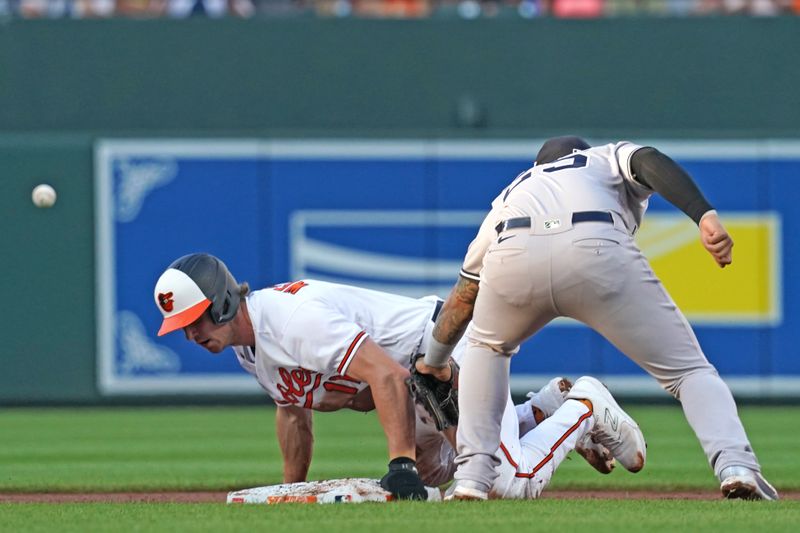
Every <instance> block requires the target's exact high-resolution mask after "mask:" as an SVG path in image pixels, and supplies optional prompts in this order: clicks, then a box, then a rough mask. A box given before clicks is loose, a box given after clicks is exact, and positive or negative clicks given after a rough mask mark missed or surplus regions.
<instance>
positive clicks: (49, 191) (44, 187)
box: [31, 183, 57, 207]
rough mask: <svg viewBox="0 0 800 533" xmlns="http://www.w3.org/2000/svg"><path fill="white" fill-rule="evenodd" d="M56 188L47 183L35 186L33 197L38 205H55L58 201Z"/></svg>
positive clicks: (34, 202)
mask: <svg viewBox="0 0 800 533" xmlns="http://www.w3.org/2000/svg"><path fill="white" fill-rule="evenodd" d="M56 196H57V195H56V190H55V189H54V188H52V187H51V186H50V185H48V184H46V183H42V184H40V185H37V186H36V187H34V188H33V192H32V193H31V199H33V205H35V206H36V207H53V204H55V203H56Z"/></svg>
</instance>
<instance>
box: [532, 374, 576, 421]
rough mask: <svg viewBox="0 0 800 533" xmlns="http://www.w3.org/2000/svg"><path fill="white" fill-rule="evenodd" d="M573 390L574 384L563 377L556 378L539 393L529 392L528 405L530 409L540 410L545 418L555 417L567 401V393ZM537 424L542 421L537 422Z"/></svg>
mask: <svg viewBox="0 0 800 533" xmlns="http://www.w3.org/2000/svg"><path fill="white" fill-rule="evenodd" d="M571 388H572V383H570V381H569V380H568V379H567V378H562V377H561V376H559V377H555V378H553V379H551V380H550V381H548V382H547V385H545V386H544V387H542V388H541V389H539V391H538V392H533V391H531V392H529V393H528V394H526V396H527V397H528V401H527V402H525V403H526V404H528V405H530V407H531V408H532V409H533V408H536V409H539V410H540V411H541V412H542V414H543V415H544V418H548V417H550V416H553V413H555V412H556V411H557V410H558V408H559V407H561V406H562V405H564V400H566V399H567V393H568V392H569V390H570V389H571ZM536 422H537V423H539V422H541V420H538V419H537V420H536Z"/></svg>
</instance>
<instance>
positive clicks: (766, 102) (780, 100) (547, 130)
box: [0, 17, 800, 405]
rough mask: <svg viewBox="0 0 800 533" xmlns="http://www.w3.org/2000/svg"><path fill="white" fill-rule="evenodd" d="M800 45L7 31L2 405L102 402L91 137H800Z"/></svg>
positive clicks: (654, 23) (714, 30)
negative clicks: (40, 192)
mask: <svg viewBox="0 0 800 533" xmlns="http://www.w3.org/2000/svg"><path fill="white" fill-rule="evenodd" d="M799 50H800V18H774V19H751V18H744V17H742V18H739V17H735V18H719V19H717V18H692V19H644V18H642V19H639V18H620V19H608V20H598V21H560V20H533V21H531V20H521V19H502V20H485V21H463V20H455V19H452V20H451V19H447V20H445V19H431V20H423V21H380V20H334V19H330V20H320V19H306V18H298V19H290V20H274V21H272V20H267V21H261V20H253V21H237V20H221V21H208V20H188V21H182V22H175V21H137V20H119V21H12V22H6V23H4V24H2V25H0V191H2V193H1V194H0V213H2V215H0V217H1V218H0V224H1V225H2V232H1V234H0V243H1V244H2V247H0V254H2V255H1V257H2V260H1V262H0V264H1V265H2V266H1V267H0V269H1V270H0V272H2V274H3V275H2V285H0V288H2V294H3V296H4V298H5V301H6V307H5V309H6V317H5V318H4V320H3V328H2V331H3V339H2V340H3V342H2V344H1V345H0V346H2V347H1V348H0V357H2V359H3V365H2V368H3V371H2V372H0V403H2V404H7V405H12V404H37V403H51V402H56V403H94V402H101V401H105V400H103V399H102V397H101V396H100V395H99V393H98V391H97V387H96V368H95V366H96V363H95V345H96V339H95V304H94V302H95V298H96V294H95V277H94V276H95V257H94V243H95V236H94V213H93V205H94V204H93V202H94V199H93V192H94V191H93V188H94V184H93V175H94V170H93V157H94V156H93V146H94V142H95V140H96V139H99V138H125V137H136V138H158V137H191V138H194V137H215V138H217V137H237V138H239V137H253V138H288V139H302V138H330V137H356V138H426V139H431V138H434V139H435V138H540V137H547V136H551V135H554V134H560V133H566V132H571V133H572V132H574V133H579V134H583V135H586V136H590V137H605V138H616V137H625V138H631V139H642V138H677V139H686V138H702V139H721V138H723V139H724V138H744V139H761V138H800V90H798V87H800V60H798V59H797V55H798V51H799ZM40 182H49V183H52V184H53V185H54V186H55V187H56V188H57V190H58V192H59V202H58V203H57V204H56V206H55V207H54V208H53V209H50V210H39V209H36V208H34V207H33V206H32V204H31V202H30V191H31V189H32V188H33V186H34V185H36V184H37V183H40Z"/></svg>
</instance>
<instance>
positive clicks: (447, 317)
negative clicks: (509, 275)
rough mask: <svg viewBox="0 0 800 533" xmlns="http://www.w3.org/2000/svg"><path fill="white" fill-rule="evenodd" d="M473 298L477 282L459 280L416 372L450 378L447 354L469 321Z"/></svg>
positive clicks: (474, 298) (476, 291)
mask: <svg viewBox="0 0 800 533" xmlns="http://www.w3.org/2000/svg"><path fill="white" fill-rule="evenodd" d="M477 298H478V282H477V281H475V280H472V279H468V278H465V277H463V276H462V277H459V278H458V281H457V282H456V284H455V286H454V287H453V289H452V290H451V291H450V294H449V295H448V296H447V300H445V302H444V305H442V310H441V311H440V312H439V316H438V317H437V318H436V324H435V325H434V327H433V338H432V339H431V342H430V344H429V345H428V346H427V349H426V352H425V359H424V361H423V360H422V359H418V360H417V364H416V366H417V370H419V371H420V372H421V373H423V374H432V375H433V376H434V377H436V378H437V379H440V380H442V381H447V380H449V379H450V367H449V365H448V362H449V360H450V354H451V353H452V352H453V348H454V347H455V345H456V344H457V343H458V341H459V340H460V339H461V336H462V335H464V331H466V329H467V324H469V321H470V320H472V313H473V311H474V310H475V300H476V299H477Z"/></svg>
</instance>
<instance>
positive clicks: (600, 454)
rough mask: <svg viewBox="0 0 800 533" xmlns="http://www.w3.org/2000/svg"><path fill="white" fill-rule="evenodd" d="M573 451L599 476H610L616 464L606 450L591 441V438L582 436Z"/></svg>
mask: <svg viewBox="0 0 800 533" xmlns="http://www.w3.org/2000/svg"><path fill="white" fill-rule="evenodd" d="M575 451H576V452H578V454H579V455H580V456H581V457H583V458H584V459H586V462H587V463H589V464H590V465H592V467H593V468H594V469H595V470H597V471H598V472H600V473H601V474H610V473H611V471H612V470H614V467H615V466H616V465H617V462H616V461H615V460H614V456H613V455H611V452H610V451H609V449H608V448H606V447H605V446H603V445H602V444H600V443H599V442H595V441H594V440H592V436H591V435H589V434H587V435H584V436H583V438H582V439H581V440H579V441H578V442H577V443H576V444H575Z"/></svg>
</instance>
